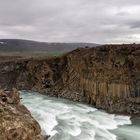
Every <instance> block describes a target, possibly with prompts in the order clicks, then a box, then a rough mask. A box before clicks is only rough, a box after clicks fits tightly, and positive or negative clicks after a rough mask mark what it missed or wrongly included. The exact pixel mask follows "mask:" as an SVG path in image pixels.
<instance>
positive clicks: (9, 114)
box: [0, 89, 45, 140]
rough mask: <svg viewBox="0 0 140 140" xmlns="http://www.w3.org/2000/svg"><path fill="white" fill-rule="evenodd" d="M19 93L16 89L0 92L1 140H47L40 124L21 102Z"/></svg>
mask: <svg viewBox="0 0 140 140" xmlns="http://www.w3.org/2000/svg"><path fill="white" fill-rule="evenodd" d="M9 94H10V95H9ZM18 95H19V94H18V93H17V91H16V90H15V89H13V91H12V92H5V91H2V90H1V92H0V140H45V139H44V138H43V137H42V136H41V129H40V126H39V124H38V123H37V122H36V121H35V120H34V118H33V117H32V116H31V114H30V112H29V111H28V110H27V109H26V108H25V107H24V106H23V105H21V104H20V103H19V96H18Z"/></svg>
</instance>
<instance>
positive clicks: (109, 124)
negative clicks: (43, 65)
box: [21, 91, 131, 140]
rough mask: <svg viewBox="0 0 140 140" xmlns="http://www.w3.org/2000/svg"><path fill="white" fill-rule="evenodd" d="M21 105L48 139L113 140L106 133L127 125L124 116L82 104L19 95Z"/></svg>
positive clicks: (128, 119) (26, 94) (24, 93)
mask: <svg viewBox="0 0 140 140" xmlns="http://www.w3.org/2000/svg"><path fill="white" fill-rule="evenodd" d="M21 96H22V98H23V99H22V103H23V104H24V105H25V106H26V107H27V108H28V109H29V110H30V111H31V113H32V115H33V116H34V117H35V119H36V120H37V121H38V122H39V124H40V126H41V128H42V132H43V133H45V134H48V135H51V137H50V138H49V140H117V137H116V136H115V135H114V134H113V133H111V132H110V130H113V129H116V128H117V127H119V126H120V125H126V124H131V121H130V118H129V117H127V116H117V115H111V114H108V113H106V112H103V111H99V110H97V109H95V108H93V107H90V106H88V105H85V104H80V103H75V102H71V101H68V100H62V99H56V98H50V97H47V96H44V95H40V94H37V93H33V92H28V93H27V92H25V91H24V92H21Z"/></svg>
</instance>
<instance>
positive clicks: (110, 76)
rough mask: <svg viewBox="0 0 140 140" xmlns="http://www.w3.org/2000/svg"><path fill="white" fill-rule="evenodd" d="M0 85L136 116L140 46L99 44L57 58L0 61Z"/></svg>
mask: <svg viewBox="0 0 140 140" xmlns="http://www.w3.org/2000/svg"><path fill="white" fill-rule="evenodd" d="M1 60H2V59H1ZM0 85H1V87H2V88H6V89H11V88H13V87H15V88H17V89H19V90H32V91H39V92H40V93H42V94H45V95H48V96H55V97H62V98H67V99H70V100H74V101H80V102H86V103H88V104H91V105H93V106H94V107H96V108H99V109H104V110H106V111H108V112H110V113H118V114H129V115H131V116H139V115H140V45H139V44H123V45H102V46H99V47H94V48H88V47H86V48H79V49H76V50H74V51H72V52H69V53H66V54H64V55H63V56H60V57H47V58H46V57H44V58H41V57H40V58H29V59H28V58H15V59H8V60H5V61H1V62H0Z"/></svg>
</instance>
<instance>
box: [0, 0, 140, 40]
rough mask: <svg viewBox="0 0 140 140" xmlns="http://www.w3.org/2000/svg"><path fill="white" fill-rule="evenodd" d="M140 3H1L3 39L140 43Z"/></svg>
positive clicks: (53, 0)
mask: <svg viewBox="0 0 140 140" xmlns="http://www.w3.org/2000/svg"><path fill="white" fill-rule="evenodd" d="M139 14H140V1H139V0H13V1H11V0H0V38H23V39H33V40H38V41H49V42H96V43H129V42H131V43H132V42H137V43H140V18H139Z"/></svg>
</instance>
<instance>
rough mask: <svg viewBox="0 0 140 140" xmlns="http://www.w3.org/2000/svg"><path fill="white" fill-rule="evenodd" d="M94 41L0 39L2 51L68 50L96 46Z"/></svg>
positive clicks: (0, 49)
mask: <svg viewBox="0 0 140 140" xmlns="http://www.w3.org/2000/svg"><path fill="white" fill-rule="evenodd" d="M95 46H97V44H94V43H48V42H37V41H29V40H20V39H0V52H5V53H6V52H8V53H9V52H37V51H47V52H54V51H59V52H68V51H71V50H74V49H76V48H79V47H95Z"/></svg>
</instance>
